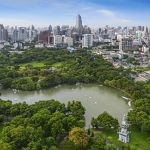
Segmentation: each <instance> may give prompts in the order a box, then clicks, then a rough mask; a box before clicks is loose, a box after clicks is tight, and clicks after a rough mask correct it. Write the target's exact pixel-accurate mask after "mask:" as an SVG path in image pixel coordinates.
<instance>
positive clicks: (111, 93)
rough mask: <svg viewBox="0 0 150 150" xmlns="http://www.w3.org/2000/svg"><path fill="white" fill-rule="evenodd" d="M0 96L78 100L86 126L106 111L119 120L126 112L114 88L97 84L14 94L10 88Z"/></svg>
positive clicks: (19, 98)
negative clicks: (82, 107)
mask: <svg viewBox="0 0 150 150" xmlns="http://www.w3.org/2000/svg"><path fill="white" fill-rule="evenodd" d="M0 92H1V94H2V95H1V96H0V98H1V99H3V100H11V101H12V102H13V103H18V102H24V101H25V102H27V103H28V104H33V103H35V102H37V101H39V100H50V99H56V100H58V101H60V102H61V103H65V104H67V102H68V101H71V100H78V101H81V102H82V105H83V106H84V107H85V108H86V114H85V118H86V126H87V127H90V122H91V118H92V117H97V116H98V115H99V114H101V113H103V112H104V111H107V112H108V113H110V114H111V115H112V116H113V117H115V118H117V119H118V120H119V122H120V121H121V119H122V117H123V115H124V114H127V113H128V110H129V106H128V105H127V101H126V100H124V99H123V98H122V94H121V93H120V92H118V91H117V90H116V89H112V88H108V87H104V86H101V85H98V84H80V85H62V86H57V87H54V88H50V89H46V90H39V91H20V92H17V93H15V94H14V92H13V91H12V90H0Z"/></svg>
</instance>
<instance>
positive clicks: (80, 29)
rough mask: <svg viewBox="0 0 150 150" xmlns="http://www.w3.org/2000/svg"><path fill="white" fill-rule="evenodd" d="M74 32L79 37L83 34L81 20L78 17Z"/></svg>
mask: <svg viewBox="0 0 150 150" xmlns="http://www.w3.org/2000/svg"><path fill="white" fill-rule="evenodd" d="M76 30H77V33H78V34H79V36H81V35H82V32H83V26H82V18H81V16H80V15H78V16H77V17H76Z"/></svg>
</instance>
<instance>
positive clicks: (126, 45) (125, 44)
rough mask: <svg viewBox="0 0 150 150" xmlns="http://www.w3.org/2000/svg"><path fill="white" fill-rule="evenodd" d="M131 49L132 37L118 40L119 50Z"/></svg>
mask: <svg viewBox="0 0 150 150" xmlns="http://www.w3.org/2000/svg"><path fill="white" fill-rule="evenodd" d="M132 49H133V39H132V38H128V37H127V38H123V39H121V40H120V42H119V50H121V51H131V50H132Z"/></svg>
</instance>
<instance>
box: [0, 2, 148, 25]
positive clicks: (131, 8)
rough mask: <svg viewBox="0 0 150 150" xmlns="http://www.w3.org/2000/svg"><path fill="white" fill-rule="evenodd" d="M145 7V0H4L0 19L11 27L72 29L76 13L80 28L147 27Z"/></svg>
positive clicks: (1, 5) (1, 4) (146, 3)
mask: <svg viewBox="0 0 150 150" xmlns="http://www.w3.org/2000/svg"><path fill="white" fill-rule="evenodd" d="M149 6H150V1H149V0H126V1H124V2H123V1H122V0H101V1H99V0H80V1H79V0H63V1H61V0H45V1H42V0H30V1H29V0H26V1H25V0H22V1H19V0H5V1H1V2H0V7H1V10H0V18H1V19H0V20H1V23H2V24H4V25H11V26H15V25H17V26H29V25H31V24H34V25H35V26H36V27H43V26H49V24H51V25H53V26H55V25H63V24H68V25H70V26H75V24H76V22H75V17H76V15H77V14H80V15H81V16H82V20H83V25H88V26H90V27H92V28H97V27H99V26H105V25H110V26H134V25H146V26H150V21H149V20H150V19H149V15H148V14H149V13H150V10H149V9H148V8H149Z"/></svg>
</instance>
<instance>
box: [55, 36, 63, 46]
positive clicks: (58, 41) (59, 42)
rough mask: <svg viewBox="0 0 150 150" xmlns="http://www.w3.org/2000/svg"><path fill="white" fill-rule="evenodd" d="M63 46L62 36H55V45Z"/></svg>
mask: <svg viewBox="0 0 150 150" xmlns="http://www.w3.org/2000/svg"><path fill="white" fill-rule="evenodd" d="M57 44H62V36H61V35H55V36H54V45H57Z"/></svg>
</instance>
